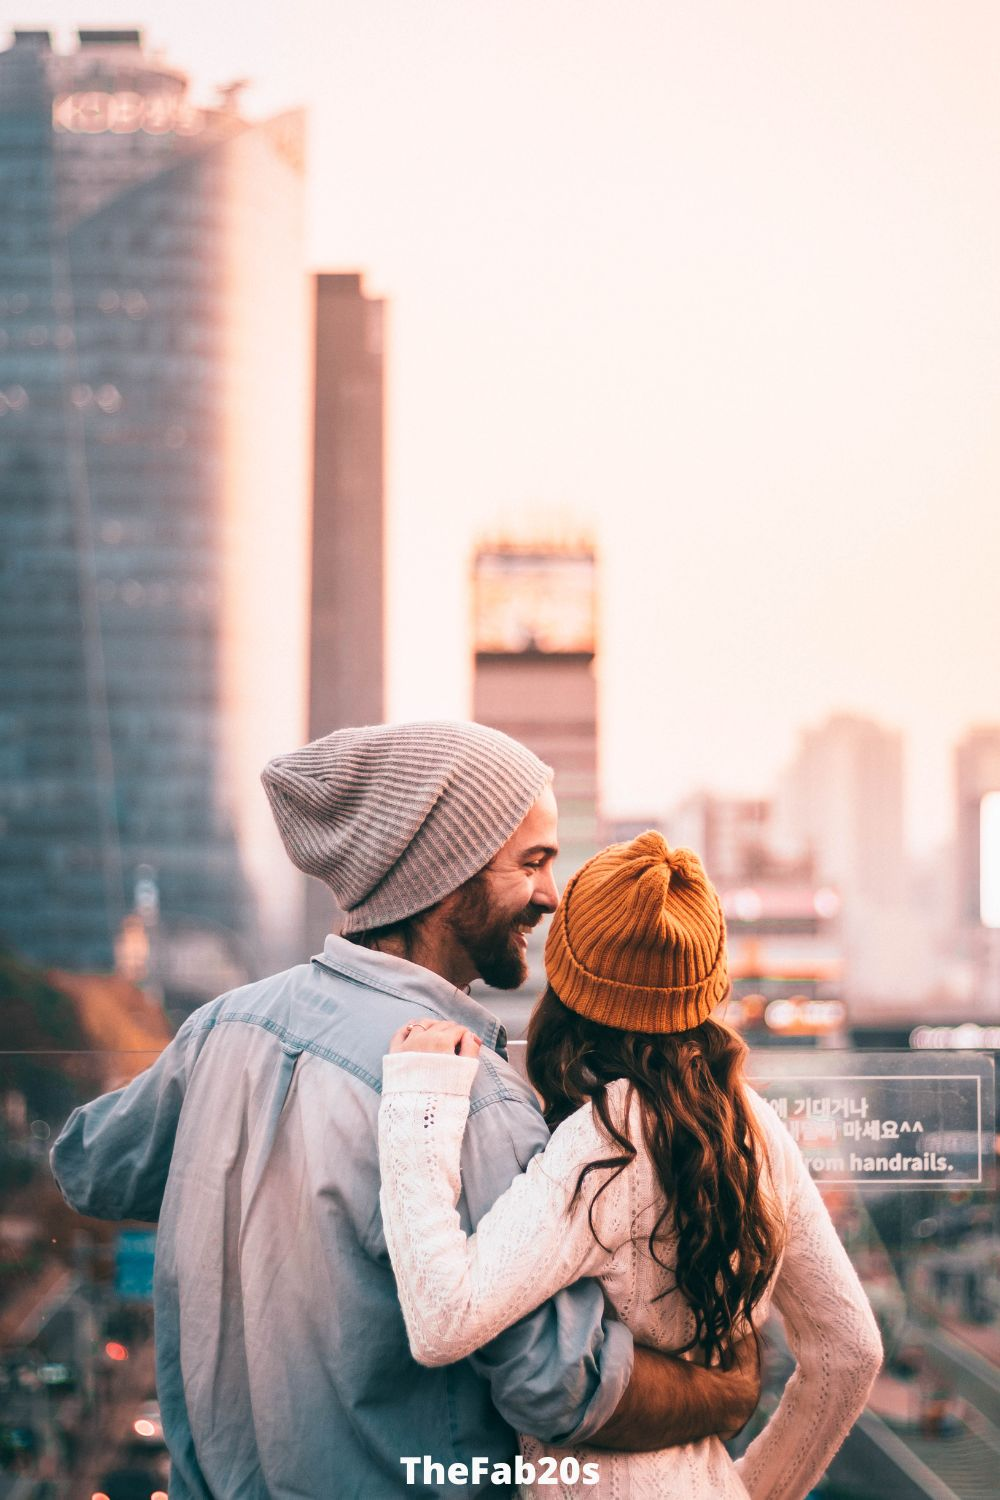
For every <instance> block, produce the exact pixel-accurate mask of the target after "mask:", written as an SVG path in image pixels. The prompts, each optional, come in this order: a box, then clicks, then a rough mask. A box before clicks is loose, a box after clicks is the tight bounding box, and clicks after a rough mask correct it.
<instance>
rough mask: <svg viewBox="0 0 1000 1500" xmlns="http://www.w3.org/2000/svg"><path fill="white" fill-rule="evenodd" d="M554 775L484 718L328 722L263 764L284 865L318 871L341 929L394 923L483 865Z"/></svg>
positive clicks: (311, 872)
mask: <svg viewBox="0 0 1000 1500" xmlns="http://www.w3.org/2000/svg"><path fill="white" fill-rule="evenodd" d="M551 778H552V770H551V767H549V766H547V765H545V764H544V763H543V762H542V761H540V760H539V759H538V757H537V756H536V755H533V754H532V753H531V751H530V750H527V749H525V747H524V746H523V745H519V744H518V742H517V741H516V740H512V739H511V738H510V737H509V736H508V735H506V734H501V733H500V731H499V730H498V729H488V728H486V726H485V725H483V724H461V723H417V724H373V725H371V726H369V727H368V728H365V729H338V730H337V731H336V733H335V734H328V735H326V736H324V738H323V739H321V740H314V741H313V742H312V744H311V745H306V746H305V747H304V748H303V749H301V750H293V751H292V752H291V754H290V755H278V756H276V757H275V759H274V760H272V761H269V762H268V764H267V765H266V766H265V767H264V770H263V772H262V775H261V780H262V781H263V783H264V790H265V791H266V792H267V795H268V798H269V800H270V803H271V811H272V812H273V813H274V816H275V819H276V821H277V824H278V831H279V832H280V834H281V837H282V840H283V841H284V845H285V848H286V850H287V851H288V854H289V857H290V858H291V860H292V862H293V863H294V864H296V865H298V867H299V869H300V870H304V871H305V873H306V874H307V875H315V876H317V877H318V879H320V880H324V881H325V882H326V884H327V885H328V886H329V887H330V889H331V890H332V891H333V894H334V896H335V897H336V898H337V902H338V904H339V905H340V907H341V908H342V910H343V911H344V912H345V913H346V921H345V922H344V924H343V928H342V931H344V932H359V931H363V930H367V929H369V928H372V927H384V926H387V925H388V924H389V923H391V922H400V921H402V919H403V918H404V917H409V916H412V915H413V913H414V912H418V911H422V910H423V909H424V908H425V907H427V906H433V905H434V903H435V902H436V901H440V900H442V899H443V897H445V896H448V895H450V894H451V892H452V891H456V890H457V889H458V887H459V886H460V885H462V884H463V883H464V882H465V881H466V880H468V879H469V877H470V876H471V875H475V874H476V873H477V871H479V870H481V869H482V868H483V867H484V865H488V864H489V862H490V860H491V859H492V858H493V856H494V854H496V852H497V850H498V849H501V848H502V847H503V845H504V844H505V843H506V842H507V840H508V839H509V838H510V836H511V834H512V833H513V832H514V830H515V828H517V826H518V825H519V824H520V823H521V822H522V820H523V819H524V816H525V814H526V813H527V812H528V809H529V808H530V807H531V805H532V803H534V802H535V801H536V800H537V798H538V797H539V796H540V795H541V793H542V792H543V791H544V789H545V787H546V786H547V785H548V783H549V781H550V780H551Z"/></svg>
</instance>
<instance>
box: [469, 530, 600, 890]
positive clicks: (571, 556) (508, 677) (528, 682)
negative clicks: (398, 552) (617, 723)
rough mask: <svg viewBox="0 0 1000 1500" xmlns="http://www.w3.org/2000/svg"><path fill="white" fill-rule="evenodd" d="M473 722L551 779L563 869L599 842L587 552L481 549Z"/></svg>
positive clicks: (592, 590)
mask: <svg viewBox="0 0 1000 1500" xmlns="http://www.w3.org/2000/svg"><path fill="white" fill-rule="evenodd" d="M473 599H474V612H475V621H474V636H475V663H474V686H473V700H474V706H473V713H474V717H475V718H476V719H478V720H479V721H480V722H481V723H483V724H492V725H493V726H494V727H495V728H496V729H502V730H504V731H505V732H506V733H507V734H510V735H513V737H514V738H515V739H517V740H521V741H522V742H523V743H524V744H525V745H527V746H528V747H529V748H530V749H531V750H534V752H535V754H536V755H539V756H541V758H542V760H544V761H547V762H548V764H549V765H551V766H552V767H553V769H554V770H555V773H556V777H555V791H556V796H557V798H558V801H559V837H560V844H561V846H562V856H561V858H560V870H561V871H564V872H566V873H569V872H571V871H572V870H573V869H575V867H576V866H577V865H578V864H579V863H580V862H581V861H582V860H583V859H586V858H587V857H588V856H589V855H591V854H593V853H594V851H595V850H596V848H597V843H598V782H597V751H598V747H597V722H598V721H597V678H596V673H595V654H596V649H597V645H596V609H597V605H596V599H597V561H596V556H595V553H594V549H593V547H592V546H590V545H589V544H588V543H580V544H578V543H566V544H563V543H559V542H554V543H544V542H543V543H534V542H527V543H522V542H518V541H514V540H501V541H499V542H496V543H485V544H484V545H483V546H481V547H480V548H479V549H478V551H477V552H476V555H475V559H474V562H473Z"/></svg>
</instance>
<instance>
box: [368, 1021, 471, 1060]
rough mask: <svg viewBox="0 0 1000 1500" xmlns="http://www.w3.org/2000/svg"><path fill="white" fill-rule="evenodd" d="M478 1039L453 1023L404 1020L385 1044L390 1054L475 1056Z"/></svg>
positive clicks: (467, 1030) (465, 1028)
mask: <svg viewBox="0 0 1000 1500" xmlns="http://www.w3.org/2000/svg"><path fill="white" fill-rule="evenodd" d="M482 1045H483V1042H482V1038H481V1037H478V1036H477V1035H476V1033H475V1032H474V1031H470V1030H469V1028H468V1027H467V1026H459V1025H457V1024H456V1023H455V1022H453V1021H407V1023H406V1025H405V1026H401V1027H400V1028H399V1030H398V1031H397V1032H396V1034H395V1036H394V1037H393V1039H392V1041H391V1042H390V1043H389V1051H390V1052H446V1053H448V1052H450V1053H454V1054H455V1055H456V1056H457V1057H478V1056H479V1049H480V1047H481V1046H482Z"/></svg>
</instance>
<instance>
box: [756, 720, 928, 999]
mask: <svg viewBox="0 0 1000 1500" xmlns="http://www.w3.org/2000/svg"><path fill="white" fill-rule="evenodd" d="M775 825H776V834H777V836H778V838H779V842H780V844H781V846H782V848H783V851H784V852H786V853H788V854H791V855H795V856H799V857H805V858H807V859H809V860H810V861H811V862H812V865H813V868H814V872H815V876H816V879H817V881H818V882H820V883H822V884H824V885H829V886H832V887H834V888H835V889H836V891H837V892H838V893H839V895H840V898H841V902H842V926H841V931H842V934H843V939H844V957H845V975H844V984H845V992H846V994H847V996H848V998H849V999H850V1000H851V1001H852V1002H853V1003H854V1004H859V1003H866V1004H867V1003H871V1002H873V1001H877V1002H878V1003H880V1004H883V1005H891V1004H895V1003H896V1002H900V1003H902V1002H906V1003H908V1004H910V1005H912V1004H913V1001H914V998H915V995H916V994H918V993H919V986H920V985H921V984H926V982H927V973H928V966H929V954H928V947H927V945H928V940H929V934H928V933H927V932H926V931H924V930H922V926H921V923H920V920H919V918H918V916H917V915H916V914H915V913H914V911H913V909H912V907H911V906H910V904H909V900H908V890H907V885H908V880H907V876H908V868H907V862H906V851H905V847H904V842H903V738H902V735H901V734H900V733H899V731H897V730H893V729H885V728H883V727H882V726H881V725H880V724H877V723H875V722H874V721H873V720H871V719H866V718H862V717H860V716H859V715H855V714H834V715H832V716H831V717H830V718H829V719H828V720H827V721H826V722H825V723H824V724H821V725H819V726H818V727H816V728H812V729H807V730H805V731H803V733H802V735H801V738H800V742H799V747H798V753H797V754H796V756H795V758H794V760H793V762H792V765H791V767H790V768H789V770H788V772H787V773H786V775H785V778H784V781H783V784H782V786H781V787H780V789H779V794H778V797H777V798H776V802H775Z"/></svg>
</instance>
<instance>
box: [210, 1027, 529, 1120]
mask: <svg viewBox="0 0 1000 1500" xmlns="http://www.w3.org/2000/svg"><path fill="white" fill-rule="evenodd" d="M227 1023H228V1024H232V1023H236V1024H237V1025H242V1026H258V1027H260V1029H261V1030H262V1031H266V1032H268V1033H269V1034H270V1035H271V1036H273V1037H275V1038H276V1039H277V1040H278V1041H279V1042H280V1043H281V1044H282V1046H284V1047H294V1048H296V1049H297V1050H298V1051H300V1052H308V1053H310V1054H311V1055H312V1056H313V1057H319V1058H322V1059H323V1061H324V1062H329V1063H332V1064H333V1065H334V1066H335V1067H338V1068H343V1069H344V1070H345V1072H348V1073H352V1074H353V1075H354V1077H355V1078H358V1079H359V1080H360V1081H361V1082H362V1083H366V1084H367V1085H368V1087H369V1088H371V1089H373V1090H374V1092H375V1093H376V1094H381V1092H382V1081H381V1079H379V1078H376V1077H375V1075H374V1074H373V1073H370V1072H369V1071H368V1069H367V1068H364V1067H362V1066H361V1064H360V1063H356V1062H352V1061H351V1059H350V1058H349V1057H345V1056H344V1055H343V1053H341V1052H335V1051H334V1050H333V1048H332V1047H324V1046H322V1044H321V1043H319V1042H316V1041H313V1040H312V1039H311V1038H309V1037H303V1036H299V1035H297V1033H295V1032H293V1031H289V1029H288V1027H287V1026H282V1025H281V1023H280V1022H279V1021H274V1020H272V1019H271V1017H270V1016H259V1015H254V1014H253V1013H252V1012H249V1011H229V1012H228V1013H227V1014H226V1015H224V1016H210V1017H208V1018H207V1019H206V1020H205V1021H203V1022H201V1023H200V1024H199V1025H198V1026H197V1027H196V1028H193V1029H194V1030H197V1031H210V1030H211V1029H212V1028H213V1027H215V1026H221V1025H223V1024H227ZM482 1061H483V1063H484V1066H485V1067H486V1070H487V1072H488V1073H489V1074H490V1077H491V1079H492V1081H493V1084H494V1087H493V1088H492V1089H491V1090H490V1092H489V1093H487V1094H483V1095H480V1097H479V1098H477V1099H475V1100H474V1101H473V1102H472V1104H471V1105H470V1107H469V1114H470V1115H474V1114H478V1113H479V1111H480V1110H481V1109H484V1108H486V1106H487V1105H489V1104H498V1103H503V1102H505V1101H506V1102H511V1101H513V1102H521V1103H526V1102H527V1101H526V1100H522V1099H520V1096H519V1095H518V1094H516V1093H515V1092H514V1091H513V1089H510V1088H508V1087H507V1085H506V1084H504V1083H503V1082H502V1080H501V1078H500V1075H499V1074H498V1073H497V1071H496V1069H495V1068H494V1067H493V1064H492V1063H491V1062H490V1061H489V1060H488V1059H487V1058H485V1057H484V1058H483V1059H482Z"/></svg>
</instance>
